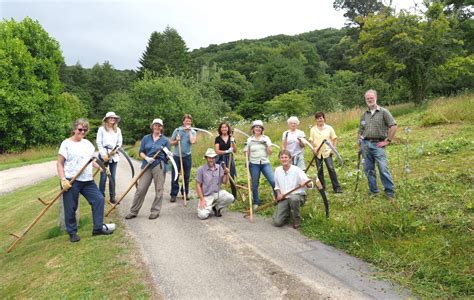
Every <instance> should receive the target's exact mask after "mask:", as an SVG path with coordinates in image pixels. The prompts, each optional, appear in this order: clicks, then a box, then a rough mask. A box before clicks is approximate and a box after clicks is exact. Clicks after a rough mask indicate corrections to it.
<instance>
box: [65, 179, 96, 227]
mask: <svg viewBox="0 0 474 300" xmlns="http://www.w3.org/2000/svg"><path fill="white" fill-rule="evenodd" d="M68 180H71V179H70V178H69V179H68ZM79 194H82V195H83V196H84V197H85V198H86V200H87V202H89V204H90V205H91V207H92V222H93V226H94V227H93V229H94V230H102V224H103V223H104V201H105V200H104V196H102V194H101V193H100V192H99V189H98V188H97V185H96V184H95V182H94V181H93V180H90V181H74V182H73V184H72V187H71V188H70V189H69V190H68V191H67V192H65V193H64V194H63V206H64V221H65V223H66V230H67V233H69V234H74V233H77V221H76V210H77V205H78V202H79Z"/></svg>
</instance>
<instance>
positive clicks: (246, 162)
mask: <svg viewBox="0 0 474 300" xmlns="http://www.w3.org/2000/svg"><path fill="white" fill-rule="evenodd" d="M249 155H250V145H249V147H248V148H247V152H246V153H245V166H246V169H247V188H248V191H249V204H250V207H249V216H250V218H249V220H250V222H253V206H252V205H253V201H252V182H251V180H252V179H251V177H250V162H249Z"/></svg>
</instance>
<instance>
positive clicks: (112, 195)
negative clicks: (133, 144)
mask: <svg viewBox="0 0 474 300" xmlns="http://www.w3.org/2000/svg"><path fill="white" fill-rule="evenodd" d="M117 164H118V163H116V162H111V163H108V165H109V170H110V175H111V176H110V177H111V180H113V181H114V182H113V183H115V174H117ZM106 182H107V174H106V173H104V172H100V181H99V190H100V193H101V194H102V195H103V196H104V197H105V183H106ZM113 183H112V182H109V195H110V199H114V198H115V189H113V187H114V185H113Z"/></svg>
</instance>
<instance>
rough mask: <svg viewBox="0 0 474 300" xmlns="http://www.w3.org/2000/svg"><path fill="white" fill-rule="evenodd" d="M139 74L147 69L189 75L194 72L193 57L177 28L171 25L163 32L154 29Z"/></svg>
mask: <svg viewBox="0 0 474 300" xmlns="http://www.w3.org/2000/svg"><path fill="white" fill-rule="evenodd" d="M140 65H141V67H140V68H139V76H140V78H143V75H144V72H145V70H148V71H150V72H154V73H155V74H157V75H178V76H180V75H189V74H191V73H192V67H191V57H190V55H189V53H188V48H187V47H186V43H185V42H184V40H183V39H182V38H181V36H180V35H179V33H178V32H177V31H176V29H174V28H171V27H169V26H167V27H166V29H165V31H164V32H163V33H159V32H156V31H154V32H153V33H152V34H151V36H150V39H149V40H148V45H147V47H146V50H145V52H144V53H143V55H142V58H141V59H140Z"/></svg>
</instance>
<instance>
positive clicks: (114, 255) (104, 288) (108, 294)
mask: <svg viewBox="0 0 474 300" xmlns="http://www.w3.org/2000/svg"><path fill="white" fill-rule="evenodd" d="M57 185H58V182H57V179H49V180H46V181H43V182H41V183H40V184H38V185H35V186H31V187H28V188H24V189H21V190H18V191H16V192H14V193H10V194H7V195H4V196H0V211H2V217H1V218H0V245H1V246H0V265H1V266H2V267H1V268H0V295H2V298H3V299H10V298H64V297H66V298H91V299H98V298H149V297H152V296H153V291H152V290H151V289H150V286H148V284H147V282H148V281H147V279H146V278H145V276H146V274H144V273H143V267H142V266H141V265H140V264H141V261H140V259H139V258H137V257H136V255H137V254H136V253H137V250H136V249H135V248H134V245H133V242H132V241H131V240H130V238H129V237H128V236H126V233H125V232H124V229H123V226H121V225H120V224H118V229H117V230H116V231H115V233H114V234H113V235H111V236H97V237H92V236H91V231H92V224H91V223H92V221H91V212H90V206H89V205H88V203H87V202H86V201H85V199H83V198H82V199H81V204H80V208H81V213H80V222H79V232H78V234H79V235H80V236H81V241H80V242H79V243H70V242H69V237H68V235H67V234H66V233H63V232H61V231H60V230H59V229H58V226H57V220H58V213H59V211H58V207H59V206H58V205H57V204H55V205H53V206H52V207H51V209H50V210H49V211H48V212H47V213H46V214H45V215H44V216H43V218H42V219H40V220H39V222H38V223H37V224H36V225H35V226H34V227H33V228H32V229H31V231H30V232H28V234H27V235H26V236H25V238H24V239H23V240H22V241H21V242H20V243H19V244H18V245H17V247H16V249H14V250H13V251H12V252H10V253H6V250H7V248H8V247H9V246H10V244H11V243H12V242H13V241H14V238H13V237H11V236H9V235H8V234H9V233H12V232H13V233H17V234H20V233H22V232H23V230H25V229H26V227H27V226H28V224H29V223H30V222H31V221H32V220H33V219H34V218H35V217H36V216H37V215H38V214H39V212H40V211H41V210H42V209H43V206H42V204H40V202H39V201H37V200H35V199H36V197H38V196H40V197H42V199H44V200H49V199H52V198H53V197H54V196H55V194H56V193H57V192H58V189H57ZM108 221H112V222H116V223H117V222H118V221H119V220H118V219H116V218H112V219H111V220H108Z"/></svg>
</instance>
